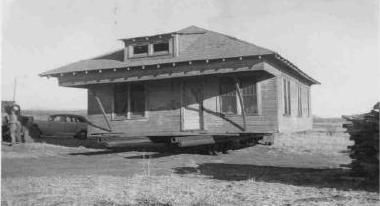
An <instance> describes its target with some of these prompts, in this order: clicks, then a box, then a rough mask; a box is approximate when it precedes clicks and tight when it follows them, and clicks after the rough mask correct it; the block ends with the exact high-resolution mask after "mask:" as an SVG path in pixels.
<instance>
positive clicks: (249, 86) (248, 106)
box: [220, 79, 259, 115]
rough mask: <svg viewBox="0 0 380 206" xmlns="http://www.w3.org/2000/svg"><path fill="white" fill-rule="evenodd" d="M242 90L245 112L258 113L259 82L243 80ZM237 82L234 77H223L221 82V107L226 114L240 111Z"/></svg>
mask: <svg viewBox="0 0 380 206" xmlns="http://www.w3.org/2000/svg"><path fill="white" fill-rule="evenodd" d="M239 87H240V91H241V95H242V99H243V106H244V109H245V113H246V114H248V115H252V114H258V113H259V109H258V97H257V96H258V95H257V84H256V82H255V81H254V80H241V81H240V84H239ZM237 95H238V93H237V90H236V83H235V81H234V80H232V79H222V80H221V82H220V108H221V112H222V113H224V114H238V113H240V111H239V110H238V108H240V105H238V104H239V98H238V96H237Z"/></svg>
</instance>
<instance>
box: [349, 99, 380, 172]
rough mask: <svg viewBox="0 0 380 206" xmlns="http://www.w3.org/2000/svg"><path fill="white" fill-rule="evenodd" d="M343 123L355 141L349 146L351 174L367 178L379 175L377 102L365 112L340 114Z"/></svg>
mask: <svg viewBox="0 0 380 206" xmlns="http://www.w3.org/2000/svg"><path fill="white" fill-rule="evenodd" d="M342 117H343V118H344V119H345V120H347V121H349V123H345V124H343V127H344V128H346V129H347V132H348V133H349V134H350V140H353V141H354V142H355V144H354V145H352V146H349V147H348V148H349V149H350V150H351V152H350V157H351V158H352V159H353V160H352V163H351V169H352V174H353V175H355V176H363V177H368V178H378V177H379V102H378V103H377V104H376V105H375V106H374V108H373V110H372V111H371V112H369V113H366V114H360V115H352V116H345V115H344V116H342Z"/></svg>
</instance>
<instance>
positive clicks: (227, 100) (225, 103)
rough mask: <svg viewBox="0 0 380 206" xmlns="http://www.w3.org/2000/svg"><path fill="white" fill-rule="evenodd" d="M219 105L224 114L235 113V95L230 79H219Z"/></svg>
mask: <svg viewBox="0 0 380 206" xmlns="http://www.w3.org/2000/svg"><path fill="white" fill-rule="evenodd" d="M220 107H221V112H222V113H224V114H237V97H236V90H235V85H234V82H233V80H232V79H222V80H221V81H220Z"/></svg>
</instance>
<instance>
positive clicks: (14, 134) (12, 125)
mask: <svg viewBox="0 0 380 206" xmlns="http://www.w3.org/2000/svg"><path fill="white" fill-rule="evenodd" d="M18 111H19V108H18V107H17V106H13V107H12V108H11V109H10V113H9V116H8V118H9V122H8V123H9V132H10V136H11V142H10V143H9V146H12V145H13V144H15V143H16V141H19V140H20V133H21V132H20V129H21V124H20V122H19V120H18Z"/></svg>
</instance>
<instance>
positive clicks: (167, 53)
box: [129, 52, 171, 59]
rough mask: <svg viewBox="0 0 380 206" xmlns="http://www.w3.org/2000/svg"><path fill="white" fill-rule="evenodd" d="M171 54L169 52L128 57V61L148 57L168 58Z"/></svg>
mask: <svg viewBox="0 0 380 206" xmlns="http://www.w3.org/2000/svg"><path fill="white" fill-rule="evenodd" d="M170 54H171V53H169V52H156V53H153V54H138V55H133V56H131V57H129V59H141V58H149V57H158V56H169V55H170Z"/></svg>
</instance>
